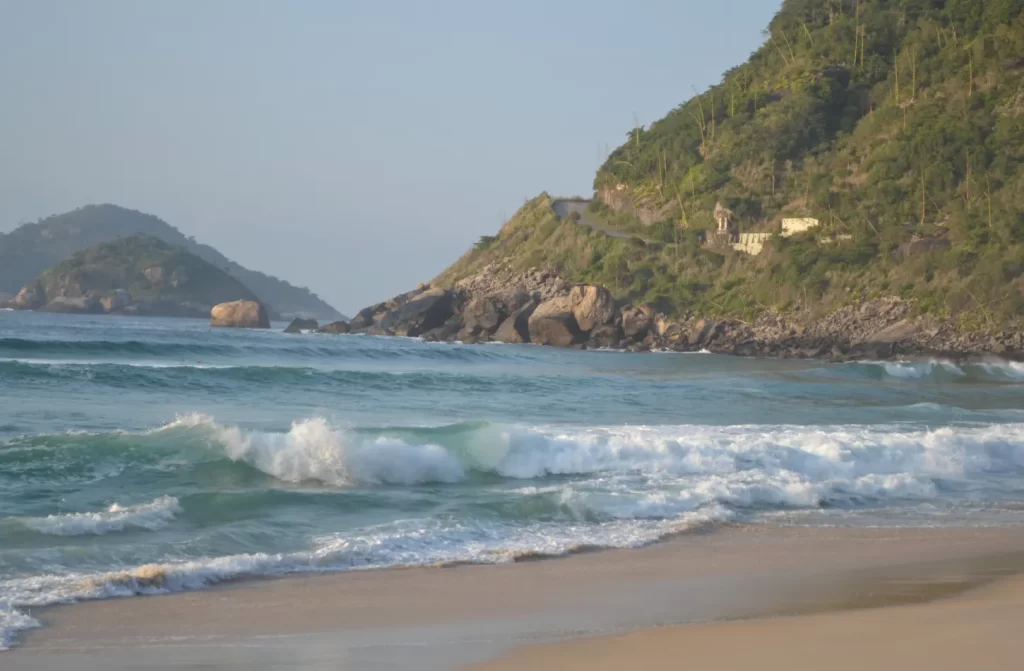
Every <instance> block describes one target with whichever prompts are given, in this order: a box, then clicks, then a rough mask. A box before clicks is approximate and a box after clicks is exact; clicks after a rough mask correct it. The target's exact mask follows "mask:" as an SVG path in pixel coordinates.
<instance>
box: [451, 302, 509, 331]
mask: <svg viewBox="0 0 1024 671" xmlns="http://www.w3.org/2000/svg"><path fill="white" fill-rule="evenodd" d="M507 316H508V315H507V314H506V312H505V306H504V305H503V304H502V302H501V301H499V300H498V299H497V298H495V297H492V296H478V297H476V298H473V299H471V300H470V301H469V303H467V304H466V307H465V308H464V309H463V310H462V323H463V325H462V335H463V336H469V337H474V336H479V335H481V334H483V333H487V334H491V333H494V332H495V331H496V330H498V327H499V326H500V325H501V323H502V322H503V321H504V320H505V317H507Z"/></svg>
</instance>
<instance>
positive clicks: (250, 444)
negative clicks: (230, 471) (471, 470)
mask: <svg viewBox="0 0 1024 671" xmlns="http://www.w3.org/2000/svg"><path fill="white" fill-rule="evenodd" d="M216 435H217V439H218V440H219V441H221V442H222V444H223V446H224V449H225V451H226V452H227V455H228V456H229V457H230V458H231V459H234V460H235V461H245V462H247V463H249V464H251V465H253V466H255V467H256V468H258V469H260V470H261V471H263V472H264V473H267V474H269V475H273V476H274V477H276V478H279V479H281V480H284V481H286V482H303V481H307V480H317V481H320V482H323V483H326V484H330V485H336V486H344V485H351V484H356V483H361V484H385V483H386V484H402V485H411V484H417V483H421V482H458V481H459V480H462V479H463V478H464V477H465V467H464V466H463V465H462V463H461V462H460V461H459V460H458V459H457V458H456V457H455V456H453V455H452V454H450V453H449V452H448V451H447V450H445V449H444V448H443V447H441V446H439V445H431V444H425V445H410V444H408V443H405V442H403V441H401V440H394V439H389V438H384V437H380V438H376V439H373V440H368V441H360V440H357V439H355V437H354V436H353V435H352V434H350V433H347V432H345V431H340V430H337V429H334V428H332V427H331V426H329V425H328V423H327V422H326V420H324V419H322V418H314V419H308V420H304V421H301V422H295V423H294V424H292V427H291V430H289V431H288V432H287V433H283V434H278V433H267V432H260V431H244V430H242V429H239V428H237V427H220V426H217V427H216Z"/></svg>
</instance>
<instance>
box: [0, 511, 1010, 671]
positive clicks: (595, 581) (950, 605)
mask: <svg viewBox="0 0 1024 671" xmlns="http://www.w3.org/2000/svg"><path fill="white" fill-rule="evenodd" d="M1021 568H1024V529H1017V528H987V529H986V528H981V529H956V528H953V529H948V528H947V529H920V530H907V529H855V528H846V529H830V528H787V527H772V526H746V527H730V528H724V529H718V530H715V531H710V532H706V533H690V534H686V535H683V536H680V537H678V538H675V539H672V540H670V541H667V542H663V543H660V544H656V545H652V546H648V547H645V548H640V549H636V550H619V551H606V552H590V553H582V554H578V555H574V556H570V557H566V558H561V559H552V560H544V561H525V562H517V563H511V564H503V565H491V566H456V567H451V568H410V569H395V570H380V571H361V572H360V571H353V572H348V573H341V574H331V575H319V576H312V577H293V578H283V579H276V580H258V581H248V582H246V581H241V582H237V583H233V584H231V585H226V586H220V587H217V588H213V589H208V590H205V591H199V592H191V593H182V594H172V595H165V596H154V597H135V598H127V599H109V600H105V601H93V602H86V603H79V604H73V605H68V606H57V607H50V608H46V609H40V610H38V611H36V612H35V613H34V615H36V616H37V617H39V618H40V619H41V620H42V621H43V622H44V625H45V626H44V627H43V628H41V629H36V630H33V631H30V632H28V633H27V634H26V635H25V636H24V637H23V639H22V641H21V645H20V646H19V647H18V648H16V649H14V650H13V651H11V652H8V653H3V656H2V657H0V661H2V662H3V668H4V669H5V671H7V670H8V669H9V670H11V671H18V670H20V669H76V670H82V669H128V668H145V669H164V668H181V667H183V666H184V667H190V666H191V667H198V668H236V667H237V666H240V665H246V666H247V667H248V668H257V669H277V668H290V669H299V668H302V669H338V668H343V669H349V668H352V669H357V668H437V669H442V668H453V667H457V666H462V665H472V664H479V663H484V666H483V667H482V668H496V669H508V668H556V667H557V668H609V669H611V668H625V667H628V666H631V665H633V663H634V662H637V663H639V662H642V663H643V664H647V665H650V666H651V668H657V667H658V666H659V665H660V666H662V667H663V668H668V666H672V664H673V660H677V659H678V658H679V655H681V654H683V653H682V652H681V650H682V649H684V648H685V649H686V650H687V652H686V654H687V656H688V657H687V658H689V659H700V660H702V661H701V663H700V664H697V665H696V666H695V667H694V668H743V667H745V666H746V665H748V663H750V662H752V661H753V660H754V659H757V660H762V659H776V658H775V657H772V655H773V654H774V655H776V657H777V662H778V664H785V665H786V666H787V668H797V669H799V668H820V667H821V664H822V663H824V661H823V660H828V662H829V663H830V664H831V665H832V667H831V668H853V667H852V666H850V667H842V666H835V664H836V663H840V664H842V663H847V662H848V661H849V658H846V659H844V655H849V654H850V652H849V651H851V650H853V651H856V650H861V649H863V650H865V651H867V650H872V651H874V652H873V653H872V654H876V653H877V655H878V656H877V658H876V663H875V668H907V667H901V666H899V664H898V663H897V662H898V660H900V659H909V658H907V657H905V656H906V655H915V654H921V655H925V654H927V655H932V656H934V657H936V658H937V662H936V664H939V665H937V666H935V667H934V668H946V667H943V666H941V664H940V663H947V662H948V663H952V661H951V660H956V659H961V660H962V659H965V658H964V657H962V656H961V657H957V656H956V654H962V655H967V654H969V653H970V651H971V650H973V651H974V653H973V654H975V655H979V654H982V652H984V654H986V655H987V654H989V653H988V651H989V650H991V654H992V657H991V661H992V665H989V666H984V668H1010V667H1006V666H1000V664H1002V663H1004V662H1005V661H1006V660H1008V659H1010V658H1009V657H1007V655H1012V654H1016V653H1017V652H1020V651H1021V647H1020V646H1021V645H1022V644H1021V643H1020V639H1019V637H1018V638H1016V639H1015V638H1014V636H1012V635H1010V631H1009V630H1010V629H1014V628H1016V627H1019V623H1020V622H1021V621H1024V620H1022V618H1021V617H1020V616H1021V615H1024V610H1022V609H1024V583H1022V582H1021V581H1020V580H1019V579H1016V578H1013V577H1012V576H1013V575H1014V574H1015V573H1016V572H1018V571H1019V570H1020V569H1021ZM906 604H912V605H906ZM914 604H916V605H914ZM844 609H858V610H845V612H836V611H844ZM787 616H788V617H787ZM751 618H761V619H751ZM737 619H742V620H744V621H735V620H737ZM716 620H717V621H721V620H729V621H727V622H719V623H712V624H698V623H707V622H713V621H716ZM1014 623H1016V624H1014ZM857 632H860V633H859V634H858V633H857ZM950 632H956V635H955V636H954V635H952V634H951V633H950ZM933 639H934V640H933ZM726 640H729V641H732V642H733V643H731V644H729V645H726V644H725V641H726ZM694 641H697V642H699V646H697V645H696V643H694ZM738 641H743V643H742V644H740V643H737V642H738ZM926 643H927V644H926ZM932 643H941V646H947V647H950V648H952V647H956V648H957V650H958V651H960V652H959V653H955V652H954V651H952V650H946V649H945V648H943V647H941V646H937V645H933V644H932ZM989 643H991V644H992V645H991V646H989ZM698 648H699V650H701V651H703V652H701V653H699V654H700V655H704V656H703V657H697V656H695V655H698V653H697V652H694V650H697V649H698ZM844 651H846V652H845V653H844ZM797 652H799V659H798V658H797V657H796V655H797ZM890 653H891V654H890ZM716 654H717V655H719V657H715V655H716ZM744 654H747V655H751V656H750V657H743V656H742V655H744ZM865 654H866V653H865ZM901 655H903V656H904V657H900V656H901ZM1000 655H1001V656H1000ZM972 659H975V660H978V659H982V658H981V657H977V656H975V657H973V658H972ZM985 659H987V658H985ZM488 660H496V661H488ZM745 660H746V661H745ZM889 661H891V662H892V664H893V665H892V666H887V664H889ZM850 663H852V662H850ZM715 664H718V666H715ZM672 668H676V667H675V666H673V667H672ZM766 668H774V667H766ZM780 668H781V667H780ZM1014 668H1015V667H1014Z"/></svg>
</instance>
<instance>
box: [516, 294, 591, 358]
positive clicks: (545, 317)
mask: <svg viewBox="0 0 1024 671" xmlns="http://www.w3.org/2000/svg"><path fill="white" fill-rule="evenodd" d="M528 327H529V333H530V342H532V343H535V344H537V345H551V346H552V347H569V346H571V345H576V344H579V343H581V342H583V340H585V338H584V333H583V331H581V330H580V325H579V323H578V322H577V321H576V315H575V314H573V299H572V296H559V297H558V298H551V299H548V300H546V301H544V302H543V303H541V304H540V305H538V306H537V309H536V310H534V311H533V314H532V315H530V320H529V322H528Z"/></svg>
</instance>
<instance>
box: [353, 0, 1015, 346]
mask: <svg viewBox="0 0 1024 671" xmlns="http://www.w3.org/2000/svg"><path fill="white" fill-rule="evenodd" d="M765 36H766V41H765V43H764V44H763V45H762V46H761V47H760V48H759V49H758V50H757V51H755V52H754V53H753V54H752V55H751V57H750V58H749V59H748V60H747V61H746V62H745V63H743V64H741V65H739V66H737V67H735V68H733V69H731V70H729V71H728V72H726V73H725V74H724V75H723V77H722V80H721V82H720V83H718V84H716V85H714V86H712V87H710V88H709V89H708V90H706V91H704V92H702V93H697V94H696V95H694V96H693V97H691V98H690V99H689V100H686V101H684V102H682V103H681V104H680V105H679V106H678V107H676V108H675V109H673V110H672V111H670V112H669V113H668V114H667V115H666V116H665V117H664V118H662V119H660V120H659V121H656V122H654V123H653V124H651V125H650V126H647V127H643V126H639V125H638V126H636V127H635V128H633V129H631V130H629V131H628V132H627V133H626V141H625V142H624V143H623V144H622V145H621V146H620V147H618V148H617V149H615V150H613V151H611V152H610V154H609V155H608V158H607V160H606V161H605V163H604V164H603V165H602V166H601V167H600V169H599V170H598V171H597V174H596V176H595V178H594V185H593V186H594V192H593V195H592V196H588V197H587V198H555V197H551V196H549V195H548V194H542V195H540V196H538V197H536V198H534V199H531V200H529V201H528V202H527V203H526V204H525V205H524V206H523V207H522V208H521V209H520V210H519V211H518V212H517V213H516V214H515V215H514V216H513V217H512V218H511V219H510V220H509V221H508V222H507V223H506V224H505V225H504V226H503V227H502V228H501V230H500V231H498V232H497V233H496V234H495V235H489V236H483V237H481V238H480V239H479V241H477V243H476V244H475V245H474V246H473V248H472V249H470V250H469V251H467V252H466V254H465V255H464V256H463V257H462V258H460V259H459V260H458V261H456V262H455V263H454V264H453V265H452V266H451V267H449V268H448V269H446V270H445V271H444V272H443V273H441V274H440V275H439V276H438V277H437V278H436V279H435V280H434V281H433V282H432V283H431V286H430V287H429V288H426V287H424V288H421V289H420V290H417V291H412V292H409V293H407V294H403V295H401V296H396V297H395V298H393V299H391V300H389V301H385V302H382V303H380V304H377V305H374V306H371V307H369V308H367V309H366V310H363V311H362V312H360V313H359V315H357V317H356V318H355V319H354V320H353V322H352V323H351V324H350V325H349V326H350V330H352V331H364V332H374V333H395V334H405V335H416V334H419V335H422V336H423V337H427V338H435V339H441V340H462V341H481V340H485V341H486V340H501V341H505V342H541V343H547V344H561V345H569V346H580V347H616V348H628V349H642V350H647V349H672V350H679V351H693V350H710V351H715V352H725V353H734V354H743V355H765V356H796V357H830V358H858V357H870V358H874V357H897V356H903V355H911V354H919V355H944V356H946V355H948V356H957V355H964V354H998V355H1000V356H1005V357H1011V358H1017V359H1021V358H1024V334H1022V324H1024V14H1022V9H1021V5H1020V3H1015V2H1002V3H996V2H985V3H981V2H966V3H965V2H953V1H951V0H948V1H943V0H938V1H935V2H915V1H908V2H901V3H893V2H883V1H881V0H861V1H859V2H857V3H825V2H808V1H807V0H785V2H783V4H782V8H781V9H780V11H779V12H778V13H777V14H776V16H775V17H774V18H773V19H772V21H771V23H770V24H769V25H768V27H767V28H766V29H765ZM574 287H578V288H576V289H575V293H573V291H574Z"/></svg>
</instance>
